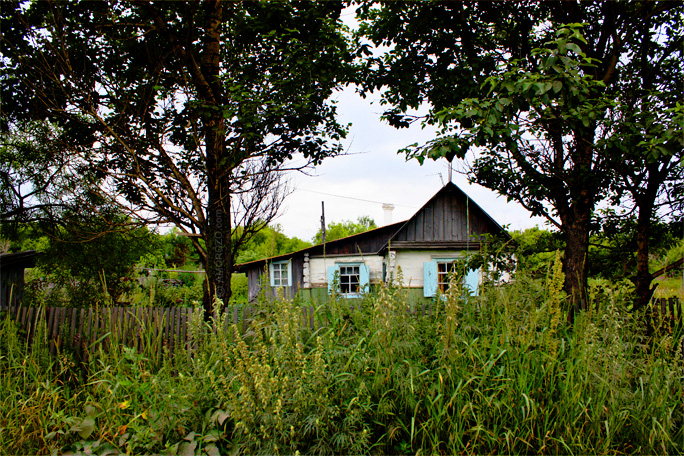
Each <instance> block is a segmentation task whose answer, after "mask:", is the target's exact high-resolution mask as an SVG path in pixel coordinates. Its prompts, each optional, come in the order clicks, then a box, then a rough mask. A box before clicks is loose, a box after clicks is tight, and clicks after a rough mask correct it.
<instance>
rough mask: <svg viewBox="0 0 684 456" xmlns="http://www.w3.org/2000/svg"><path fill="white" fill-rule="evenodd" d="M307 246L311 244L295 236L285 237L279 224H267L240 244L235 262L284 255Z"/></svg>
mask: <svg viewBox="0 0 684 456" xmlns="http://www.w3.org/2000/svg"><path fill="white" fill-rule="evenodd" d="M307 247H311V244H310V243H308V242H306V241H302V240H301V239H299V238H297V237H293V238H289V237H287V236H286V235H285V234H284V233H283V228H282V227H281V226H280V225H279V224H274V225H269V226H267V227H266V228H264V229H263V230H261V231H259V232H258V233H256V234H255V235H254V236H252V237H251V238H250V240H249V242H247V243H244V244H242V245H241V247H240V251H239V252H238V256H237V263H247V262H250V261H256V260H261V259H264V258H270V257H273V256H278V255H284V254H286V253H290V252H296V251H297V250H302V249H305V248H307Z"/></svg>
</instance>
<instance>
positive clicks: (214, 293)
mask: <svg viewBox="0 0 684 456" xmlns="http://www.w3.org/2000/svg"><path fill="white" fill-rule="evenodd" d="M204 7H205V8H206V10H207V11H206V12H207V22H206V25H205V34H204V43H203V44H204V45H203V52H202V63H201V73H202V78H200V79H201V80H200V84H198V85H199V86H200V87H199V90H198V93H199V95H200V97H201V99H202V102H203V104H204V106H203V109H204V110H205V114H204V115H203V116H202V122H203V125H202V126H203V134H204V144H205V153H206V164H207V191H208V204H207V229H206V234H205V238H204V241H205V243H206V246H207V279H206V282H205V287H204V299H203V307H204V315H205V319H208V318H209V317H210V316H211V314H212V308H213V303H214V300H215V299H220V300H221V301H223V305H224V306H226V305H227V304H228V301H229V300H230V295H231V289H230V278H231V276H232V272H233V251H232V245H231V231H232V227H231V205H230V197H231V189H230V178H231V170H230V165H229V164H228V162H229V160H228V159H227V151H226V127H225V120H224V118H223V109H222V108H223V105H224V103H223V101H224V96H223V86H222V81H221V68H220V62H221V54H220V52H221V48H220V43H221V41H220V38H221V31H220V27H221V22H222V18H223V8H222V3H221V2H220V1H217V0H214V1H208V2H205V3H204Z"/></svg>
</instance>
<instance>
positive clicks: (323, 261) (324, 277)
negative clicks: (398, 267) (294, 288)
mask: <svg viewBox="0 0 684 456" xmlns="http://www.w3.org/2000/svg"><path fill="white" fill-rule="evenodd" d="M382 262H383V257H381V256H379V255H345V256H333V257H326V258H317V257H314V258H310V259H309V274H310V280H311V287H312V288H317V287H327V286H328V267H329V266H335V264H338V263H364V264H366V265H367V266H368V267H369V268H370V282H371V283H379V282H380V281H382Z"/></svg>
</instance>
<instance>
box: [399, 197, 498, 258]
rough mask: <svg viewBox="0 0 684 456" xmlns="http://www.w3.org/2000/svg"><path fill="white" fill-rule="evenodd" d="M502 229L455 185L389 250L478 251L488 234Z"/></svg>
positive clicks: (404, 230)
mask: <svg viewBox="0 0 684 456" xmlns="http://www.w3.org/2000/svg"><path fill="white" fill-rule="evenodd" d="M500 232H501V228H500V227H499V226H498V225H497V224H496V223H495V222H494V221H493V220H492V219H491V218H490V217H489V216H488V215H486V214H485V213H484V211H482V209H481V208H480V207H479V206H478V205H477V204H475V203H474V202H473V201H472V200H469V199H468V197H467V196H466V194H465V193H463V192H462V191H461V190H460V189H458V187H456V186H455V185H453V184H450V185H447V186H445V187H444V188H442V190H440V191H439V192H438V193H437V194H436V195H435V196H434V197H433V198H432V199H431V200H430V201H429V202H428V203H427V204H426V205H425V206H423V208H422V209H421V210H419V211H418V212H417V213H416V215H414V216H413V217H412V218H411V219H410V220H409V221H408V222H407V223H406V225H405V226H404V227H403V228H402V229H401V230H400V231H399V232H398V233H397V234H396V235H395V236H394V237H393V238H392V240H391V241H390V246H391V247H392V248H394V247H402V248H425V247H426V244H432V245H431V247H432V248H467V247H476V246H477V245H478V244H479V242H478V238H479V237H480V236H482V235H483V234H485V233H492V234H494V233H500Z"/></svg>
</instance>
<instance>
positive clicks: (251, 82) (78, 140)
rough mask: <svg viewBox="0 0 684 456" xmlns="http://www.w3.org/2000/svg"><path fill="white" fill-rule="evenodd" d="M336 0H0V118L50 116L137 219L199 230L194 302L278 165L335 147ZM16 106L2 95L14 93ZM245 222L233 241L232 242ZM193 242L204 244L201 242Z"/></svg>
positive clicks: (231, 249) (216, 288)
mask: <svg viewBox="0 0 684 456" xmlns="http://www.w3.org/2000/svg"><path fill="white" fill-rule="evenodd" d="M341 8H342V4H341V2H316V3H309V2H278V3H264V2H227V1H220V0H207V1H204V2H156V1H149V0H136V1H133V2H121V1H117V0H110V1H107V2H94V3H92V2H58V1H54V2H51V1H45V2H31V3H28V4H26V3H20V2H12V3H9V4H8V3H5V4H4V5H3V8H2V12H1V13H0V14H1V15H2V29H3V36H2V53H3V61H2V69H3V76H2V78H1V79H0V81H2V87H1V89H2V96H3V100H5V103H4V104H3V108H2V109H3V111H2V117H3V121H4V124H5V125H8V124H11V123H13V122H14V123H15V122H17V121H19V120H22V119H23V118H26V117H29V118H31V119H49V120H50V121H51V122H53V123H55V124H57V125H58V126H59V127H60V128H61V129H63V131H64V132H65V136H66V137H67V138H69V139H70V140H71V144H74V145H77V146H78V147H79V150H78V152H79V154H80V156H81V157H83V158H84V159H85V160H87V161H88V162H89V163H90V164H91V169H92V170H93V171H94V172H95V173H96V175H97V177H98V178H100V179H102V180H103V181H104V182H105V184H104V185H103V186H102V187H101V188H102V193H103V195H108V196H110V200H111V201H113V202H119V203H123V204H122V207H126V208H128V209H129V210H130V211H131V213H132V214H134V215H135V216H136V217H139V218H144V219H145V220H147V221H148V222H153V223H171V224H174V225H176V226H177V227H178V228H179V229H180V230H181V231H183V232H185V233H188V234H192V235H195V236H193V237H191V240H192V242H193V246H194V247H195V249H196V250H197V251H198V252H199V255H200V259H201V261H202V262H203V264H204V266H205V268H206V271H207V279H208V280H207V282H206V290H205V299H204V305H205V310H207V311H209V309H210V308H211V303H212V300H213V298H214V297H218V298H221V299H223V301H224V302H225V303H227V302H228V299H229V297H230V276H231V274H232V269H233V262H234V258H235V253H236V251H237V247H238V244H239V243H241V242H245V241H246V240H247V238H248V237H249V235H250V234H253V233H254V232H255V231H256V230H258V229H259V228H261V227H263V226H265V224H266V223H268V221H269V220H270V218H272V217H273V215H274V213H275V210H277V207H278V204H279V202H280V201H281V199H282V193H281V192H279V191H278V188H279V182H280V177H279V176H280V174H279V173H280V172H281V171H283V170H284V169H286V167H284V166H283V163H284V162H285V161H287V160H289V159H291V158H293V156H294V155H295V154H301V156H303V157H304V159H305V161H304V162H303V163H302V164H300V165H297V167H301V166H306V163H307V162H309V163H311V162H313V163H318V162H320V161H321V160H322V159H323V158H325V157H327V156H330V155H334V154H336V153H338V152H339V151H340V147H339V145H338V144H336V143H330V142H329V139H332V140H333V141H334V140H338V139H339V138H341V137H342V136H343V135H344V134H345V129H344V128H343V127H341V126H340V125H339V124H338V123H337V122H336V120H335V107H334V106H333V105H332V104H330V103H328V102H327V100H328V98H329V96H330V95H331V93H332V91H333V90H334V89H335V88H336V87H337V86H338V85H339V84H340V83H341V82H342V81H343V80H344V78H345V77H346V68H347V63H348V61H349V56H348V52H347V48H346V42H345V39H344V36H343V34H342V32H341V29H340V24H339V14H340V10H341ZM9 100H11V102H10V101H9ZM237 225H241V226H242V227H243V228H242V230H241V233H240V236H237V237H236V236H233V234H234V233H233V232H234V229H235V228H236V226H237ZM201 241H202V242H201Z"/></svg>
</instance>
